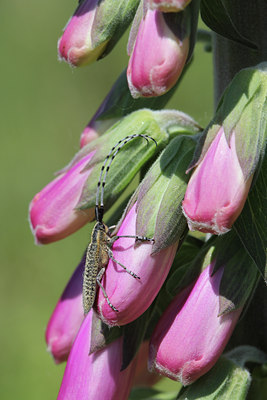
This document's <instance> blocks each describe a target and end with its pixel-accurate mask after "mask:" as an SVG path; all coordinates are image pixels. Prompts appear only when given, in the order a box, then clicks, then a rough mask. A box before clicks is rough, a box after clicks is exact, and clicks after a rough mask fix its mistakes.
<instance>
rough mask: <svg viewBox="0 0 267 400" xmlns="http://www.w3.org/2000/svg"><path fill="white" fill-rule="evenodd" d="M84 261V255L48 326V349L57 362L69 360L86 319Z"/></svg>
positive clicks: (46, 334) (46, 336)
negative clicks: (84, 307)
mask: <svg viewBox="0 0 267 400" xmlns="http://www.w3.org/2000/svg"><path fill="white" fill-rule="evenodd" d="M84 262H85V259H84V257H83V259H82V261H81V262H80V264H79V265H78V267H77V269H76V270H75V272H74V274H73V275H72V277H71V279H70V281H69V283H68V284H67V286H66V288H65V290H64V292H63V293H62V296H61V297H60V299H59V301H58V303H57V305H56V307H55V309H54V311H53V313H52V315H51V317H50V319H49V322H48V325H47V328H46V333H45V339H46V343H47V346H48V351H49V352H50V353H51V354H52V356H53V357H54V360H55V362H56V363H57V364H58V363H60V362H62V361H66V360H67V358H68V355H69V352H70V349H71V346H72V344H73V342H74V339H75V337H76V335H77V332H78V331H79V328H80V326H81V324H82V322H83V319H84V312H83V306H82V284H83V271H84Z"/></svg>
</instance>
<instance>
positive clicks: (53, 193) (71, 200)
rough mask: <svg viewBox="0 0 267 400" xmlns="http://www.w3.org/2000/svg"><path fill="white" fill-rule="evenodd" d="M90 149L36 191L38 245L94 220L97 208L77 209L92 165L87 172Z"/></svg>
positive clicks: (34, 222)
mask: <svg viewBox="0 0 267 400" xmlns="http://www.w3.org/2000/svg"><path fill="white" fill-rule="evenodd" d="M94 153H95V151H92V152H90V153H89V154H87V155H86V156H85V157H83V158H81V159H80V160H79V161H78V162H77V163H76V164H75V165H73V166H72V167H71V168H70V169H69V170H68V171H67V172H66V173H62V174H61V175H59V176H58V177H57V178H56V179H54V180H53V181H52V182H50V183H49V184H48V185H47V186H45V187H44V189H42V190H41V192H39V193H37V194H36V195H35V196H34V198H33V200H32V202H31V204H30V223H31V228H32V231H33V234H34V236H35V240H36V242H37V243H38V244H47V243H51V242H54V241H56V240H59V239H63V238H65V237H66V236H68V235H70V234H72V233H73V232H75V231H76V230H77V229H79V228H81V227H82V226H83V225H84V224H86V223H87V222H88V221H92V220H93V219H94V209H93V208H91V209H87V210H82V211H80V210H77V209H76V208H75V207H76V205H77V202H78V200H79V198H80V196H81V193H82V189H83V185H84V183H85V182H86V180H87V179H88V177H89V176H90V174H91V172H92V168H89V169H87V170H85V171H84V168H85V166H86V165H87V164H88V162H89V161H90V160H91V158H92V157H93V155H94Z"/></svg>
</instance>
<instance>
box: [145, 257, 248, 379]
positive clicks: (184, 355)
mask: <svg viewBox="0 0 267 400" xmlns="http://www.w3.org/2000/svg"><path fill="white" fill-rule="evenodd" d="M212 270H213V263H212V264H210V265H209V266H208V267H207V268H206V269H205V270H204V271H203V272H202V273H201V275H200V276H199V278H198V279H197V281H196V283H195V284H194V287H193V288H192V287H187V288H186V289H184V290H183V291H182V292H181V293H179V294H178V295H177V296H176V297H175V298H174V299H173V301H172V302H171V304H170V305H169V307H168V308H167V310H166V311H165V312H164V314H163V316H162V317H161V319H160V321H159V322H158V325H157V327H156V329H155V331H154V333H153V335H152V337H151V342H150V356H149V368H150V369H151V370H154V371H157V372H159V373H160V374H162V375H165V376H167V377H169V378H171V379H173V380H179V381H180V382H182V384H183V385H189V384H190V383H192V382H194V381H195V380H196V379H198V378H199V377H200V376H202V375H203V374H205V373H206V372H207V371H208V370H209V369H210V368H211V367H212V366H213V365H214V364H215V363H216V361H217V360H218V358H219V356H220V355H221V353H222V352H223V350H224V348H225V346H226V344H227V342H228V340H229V338H230V336H231V334H232V331H233V329H234V327H235V325H236V323H237V320H238V318H239V316H240V313H241V311H242V307H241V308H239V309H236V310H234V311H232V312H230V313H228V314H226V315H222V316H219V315H218V314H219V286H220V282H221V278H222V274H223V271H224V267H221V268H220V269H219V270H218V271H217V272H216V273H215V274H214V275H213V276H212V275H211V274H212ZM191 288H192V290H191Z"/></svg>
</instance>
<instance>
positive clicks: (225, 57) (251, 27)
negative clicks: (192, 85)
mask: <svg viewBox="0 0 267 400" xmlns="http://www.w3.org/2000/svg"><path fill="white" fill-rule="evenodd" d="M231 1H232V0H231ZM226 3H227V1H226ZM231 18H232V20H233V22H234V24H235V26H236V28H237V30H238V31H239V32H240V33H241V34H242V35H243V36H244V37H245V38H247V39H249V40H250V41H252V42H253V43H255V44H256V45H257V48H258V49H257V50H253V49H251V48H249V47H247V46H245V45H241V44H239V43H237V42H234V41H231V40H229V39H226V38H224V37H222V36H220V35H217V34H214V35H213V49H214V53H213V54H214V58H213V62H214V101H215V106H216V105H217V103H218V101H219V99H220V96H221V95H222V93H223V91H224V89H225V88H226V86H227V85H228V84H229V83H230V81H231V80H232V79H233V77H234V75H235V74H236V73H237V72H238V71H240V69H242V68H246V67H249V66H253V65H256V64H258V63H260V62H262V61H267V1H266V0H254V1H251V0H234V6H232V7H231Z"/></svg>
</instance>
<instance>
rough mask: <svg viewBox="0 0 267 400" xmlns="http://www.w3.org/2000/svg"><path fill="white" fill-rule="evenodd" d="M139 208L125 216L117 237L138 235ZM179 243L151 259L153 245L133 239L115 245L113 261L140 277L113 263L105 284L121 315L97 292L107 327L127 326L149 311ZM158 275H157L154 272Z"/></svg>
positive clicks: (121, 240) (103, 281)
mask: <svg viewBox="0 0 267 400" xmlns="http://www.w3.org/2000/svg"><path fill="white" fill-rule="evenodd" d="M135 224H136V207H135V206H133V207H132V208H131V209H130V211H129V212H128V214H127V215H126V217H125V219H124V221H123V223H122V225H121V227H120V229H119V231H118V235H135V234H136V232H135ZM176 249H177V243H175V244H174V245H172V246H170V247H168V248H166V249H164V250H161V251H160V252H159V253H157V254H155V255H151V250H152V243H151V242H142V243H140V244H137V245H136V243H135V240H134V239H131V238H121V239H118V240H117V241H116V242H115V243H114V245H113V249H112V251H113V255H114V258H115V259H116V260H117V261H119V262H120V263H122V264H123V265H124V266H126V267H127V268H128V269H129V270H131V271H133V272H134V273H135V274H137V275H138V276H139V277H140V280H139V279H135V278H133V277H132V276H131V275H130V274H128V273H127V272H126V271H124V269H123V268H122V267H121V266H120V265H118V264H116V263H115V262H114V261H112V260H110V261H109V264H108V266H107V269H106V273H105V275H104V277H103V279H102V284H103V286H104V288H105V290H106V292H107V294H108V297H109V300H110V301H111V303H112V304H113V306H115V307H116V308H117V309H118V310H119V312H116V311H114V310H112V309H111V307H110V306H109V305H108V303H107V301H106V299H105V297H104V296H103V293H102V291H101V290H99V291H98V300H97V307H98V311H99V314H100V315H101V317H102V319H103V320H104V321H105V322H106V323H107V324H108V325H125V324H128V323H130V322H132V321H134V320H135V319H136V318H138V317H139V316H140V315H141V314H143V313H144V311H146V309H147V308H148V307H149V306H150V304H151V303H152V301H153V300H154V298H155V297H156V295H157V293H158V292H159V290H160V288H161V286H162V284H163V282H164V281H165V279H166V277H167V275H168V272H169V270H170V268H171V265H172V262H173V259H174V256H175V253H176ZM155 271H156V272H155Z"/></svg>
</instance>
